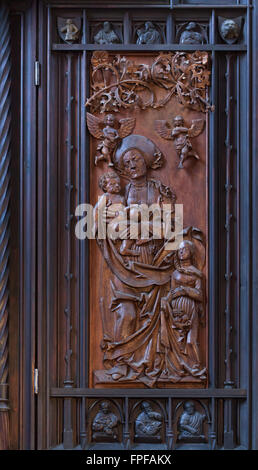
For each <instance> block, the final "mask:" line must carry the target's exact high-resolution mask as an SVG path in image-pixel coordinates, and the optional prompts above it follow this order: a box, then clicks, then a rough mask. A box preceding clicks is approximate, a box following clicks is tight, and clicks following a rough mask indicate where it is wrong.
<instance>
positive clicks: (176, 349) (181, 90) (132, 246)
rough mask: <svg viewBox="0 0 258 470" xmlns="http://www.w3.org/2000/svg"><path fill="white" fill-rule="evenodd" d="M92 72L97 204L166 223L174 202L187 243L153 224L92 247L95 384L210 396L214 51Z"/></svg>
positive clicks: (97, 64) (98, 61)
mask: <svg viewBox="0 0 258 470" xmlns="http://www.w3.org/2000/svg"><path fill="white" fill-rule="evenodd" d="M91 65H92V72H91V86H92V95H91V97H90V98H89V99H88V101H87V107H88V114H87V124H88V129H89V131H90V133H91V135H92V138H91V146H90V175H91V176H90V181H91V185H90V199H91V203H92V204H93V205H95V204H97V202H98V197H101V196H102V199H103V196H105V197H106V201H107V206H110V205H112V204H119V203H120V204H123V205H124V206H125V207H128V206H130V205H134V206H137V205H139V204H146V205H147V207H150V206H151V205H152V204H157V205H158V207H159V208H161V218H162V221H164V220H165V214H166V206H165V205H166V204H170V205H171V208H170V211H171V212H170V217H171V220H172V226H173V224H174V222H175V221H174V218H175V203H177V204H183V241H182V242H181V244H180V245H179V247H178V249H175V248H174V249H172V250H167V249H166V248H167V247H166V243H167V240H166V237H165V235H164V233H163V234H162V233H161V234H160V236H159V237H156V236H155V234H154V232H153V227H154V225H153V224H152V225H151V223H150V225H149V227H148V237H147V239H146V238H145V239H143V237H142V234H141V239H135V240H130V239H127V240H121V239H120V240H119V239H118V240H112V239H111V238H110V237H107V239H100V238H99V236H98V232H97V240H91V241H90V260H91V261H90V356H89V365H90V366H89V383H90V386H91V387H101V388H103V387H110V386H111V387H116V388H119V387H178V386H179V384H180V387H182V388H183V387H189V386H190V387H206V384H207V377H208V371H207V354H208V346H207V324H206V322H205V319H206V316H207V308H206V305H207V302H206V299H207V295H208V293H207V266H208V260H207V256H206V252H207V235H208V234H207V216H208V213H207V128H208V126H207V119H208V118H207V116H208V110H209V108H210V106H209V103H208V102H207V87H208V84H209V64H208V54H207V53H205V52H204V53H202V52H195V53H193V54H187V53H175V54H172V53H169V54H162V55H157V54H154V53H151V54H148V55H146V53H145V54H144V55H143V54H142V55H141V54H138V55H134V56H133V55H123V56H115V55H112V54H110V55H109V54H108V53H105V52H97V53H96V52H95V53H94V55H93V56H92V60H91ZM102 199H101V200H100V201H102ZM100 205H101V202H99V203H98V206H96V210H97V211H98V212H100ZM136 209H137V208H136ZM136 209H135V210H136ZM130 214H132V213H130ZM116 215H117V213H116V212H112V209H111V210H110V211H109V212H108V213H107V218H106V219H105V222H106V227H109V228H112V229H113V228H114V223H115V222H114V220H115V216H116ZM131 217H132V215H131ZM136 219H137V222H136V225H137V227H138V226H139V225H140V221H139V219H138V214H137V216H136ZM136 219H135V220H136ZM126 230H127V232H126ZM140 230H143V227H141V229H140ZM125 232H126V235H125V238H127V236H128V228H126V229H125ZM139 233H140V232H139ZM145 237H146V235H145Z"/></svg>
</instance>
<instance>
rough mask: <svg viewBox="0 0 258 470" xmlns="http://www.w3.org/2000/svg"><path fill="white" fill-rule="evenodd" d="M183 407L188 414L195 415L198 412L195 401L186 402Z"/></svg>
mask: <svg viewBox="0 0 258 470" xmlns="http://www.w3.org/2000/svg"><path fill="white" fill-rule="evenodd" d="M183 408H184V410H185V412H186V413H187V414H188V415H194V413H195V412H196V408H195V404H194V402H193V401H186V402H184V405H183Z"/></svg>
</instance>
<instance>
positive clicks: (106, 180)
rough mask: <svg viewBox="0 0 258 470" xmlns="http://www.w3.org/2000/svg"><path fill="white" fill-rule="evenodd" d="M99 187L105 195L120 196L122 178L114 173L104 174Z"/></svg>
mask: <svg viewBox="0 0 258 470" xmlns="http://www.w3.org/2000/svg"><path fill="white" fill-rule="evenodd" d="M99 187H100V188H101V189H102V191H104V193H110V194H118V193H120V191H121V184H120V178H119V176H118V175H117V174H116V173H115V172H114V171H109V172H108V173H104V175H102V176H100V178H99Z"/></svg>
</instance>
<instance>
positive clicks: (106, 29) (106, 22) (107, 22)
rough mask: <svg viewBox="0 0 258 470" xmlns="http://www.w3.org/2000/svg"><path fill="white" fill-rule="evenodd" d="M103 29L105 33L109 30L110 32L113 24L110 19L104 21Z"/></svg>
mask: <svg viewBox="0 0 258 470" xmlns="http://www.w3.org/2000/svg"><path fill="white" fill-rule="evenodd" d="M103 29H104V31H105V33H109V32H110V29H111V26H110V23H109V21H105V22H104V23H103Z"/></svg>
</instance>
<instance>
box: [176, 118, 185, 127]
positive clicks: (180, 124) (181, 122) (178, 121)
mask: <svg viewBox="0 0 258 470" xmlns="http://www.w3.org/2000/svg"><path fill="white" fill-rule="evenodd" d="M174 126H175V127H183V126H184V118H183V117H182V116H176V117H175V118H174Z"/></svg>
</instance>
